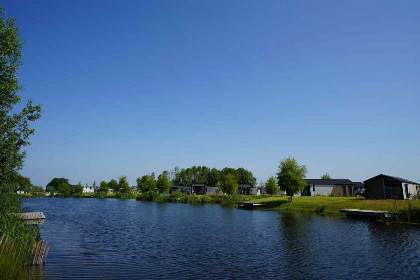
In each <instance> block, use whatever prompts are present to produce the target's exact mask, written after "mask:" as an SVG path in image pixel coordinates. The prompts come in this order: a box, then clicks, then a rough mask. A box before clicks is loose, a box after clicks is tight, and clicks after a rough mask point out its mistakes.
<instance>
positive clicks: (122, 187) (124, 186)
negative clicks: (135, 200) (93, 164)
mask: <svg viewBox="0 0 420 280" xmlns="http://www.w3.org/2000/svg"><path fill="white" fill-rule="evenodd" d="M130 190H131V188H130V184H129V183H128V181H127V177H126V176H121V177H120V179H119V181H118V191H119V192H122V193H129V192H130Z"/></svg>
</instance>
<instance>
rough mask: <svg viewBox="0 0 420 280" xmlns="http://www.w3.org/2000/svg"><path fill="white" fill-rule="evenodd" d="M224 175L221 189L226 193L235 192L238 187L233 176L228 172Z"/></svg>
mask: <svg viewBox="0 0 420 280" xmlns="http://www.w3.org/2000/svg"><path fill="white" fill-rule="evenodd" d="M224 177H225V178H224V181H223V184H222V191H223V192H224V193H226V194H231V195H233V194H235V193H236V189H237V188H238V183H237V181H236V179H235V177H234V176H233V175H232V174H230V173H227V174H226V175H225V176H224Z"/></svg>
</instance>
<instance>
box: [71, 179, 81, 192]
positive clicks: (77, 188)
mask: <svg viewBox="0 0 420 280" xmlns="http://www.w3.org/2000/svg"><path fill="white" fill-rule="evenodd" d="M70 192H71V194H72V195H73V194H76V195H77V194H80V195H81V194H82V193H83V186H82V183H80V182H79V183H77V185H75V186H71V187H70Z"/></svg>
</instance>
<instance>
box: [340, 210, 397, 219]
mask: <svg viewBox="0 0 420 280" xmlns="http://www.w3.org/2000/svg"><path fill="white" fill-rule="evenodd" d="M339 212H340V213H343V214H346V215H347V216H353V217H365V218H391V217H392V216H393V215H394V214H393V213H390V212H388V211H375V210H360V209H340V210H339Z"/></svg>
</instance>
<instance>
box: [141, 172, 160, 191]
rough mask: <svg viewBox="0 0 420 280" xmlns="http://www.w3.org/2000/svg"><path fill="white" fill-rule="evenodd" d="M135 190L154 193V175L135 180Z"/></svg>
mask: <svg viewBox="0 0 420 280" xmlns="http://www.w3.org/2000/svg"><path fill="white" fill-rule="evenodd" d="M136 182H137V190H138V191H142V192H143V193H146V192H156V181H155V176H154V174H152V175H144V176H142V177H141V178H137V180H136Z"/></svg>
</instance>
